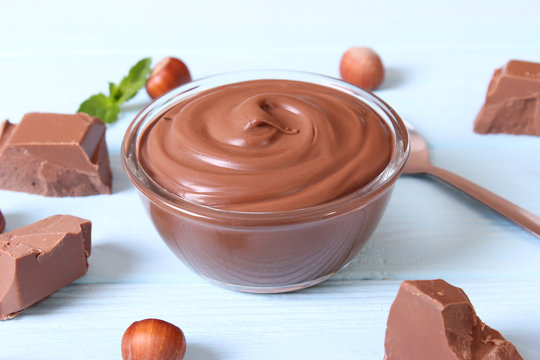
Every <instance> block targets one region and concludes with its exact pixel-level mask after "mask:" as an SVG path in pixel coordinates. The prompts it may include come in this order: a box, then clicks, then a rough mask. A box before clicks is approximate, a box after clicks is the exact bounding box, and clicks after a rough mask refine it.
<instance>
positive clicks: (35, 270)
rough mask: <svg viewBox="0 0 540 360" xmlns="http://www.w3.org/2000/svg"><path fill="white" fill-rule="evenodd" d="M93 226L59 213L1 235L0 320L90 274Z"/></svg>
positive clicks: (86, 221) (14, 314) (88, 222)
mask: <svg viewBox="0 0 540 360" xmlns="http://www.w3.org/2000/svg"><path fill="white" fill-rule="evenodd" d="M91 226H92V225H91V223H90V221H88V220H84V219H81V218H77V217H74V216H69V215H55V216H51V217H48V218H46V219H43V220H41V221H38V222H36V223H34V224H31V225H28V226H25V227H23V228H20V229H17V230H14V231H10V232H7V233H5V234H2V235H0V320H6V319H10V318H12V317H14V316H16V315H18V314H19V313H20V312H21V311H23V310H24V309H26V308H28V307H29V306H31V305H33V304H35V303H37V302H38V301H40V300H42V299H44V298H46V297H47V296H49V295H51V294H52V293H54V292H55V291H57V290H58V289H60V288H62V287H63V286H66V285H67V284H69V283H70V282H72V281H74V280H76V279H78V278H80V277H81V276H83V275H84V274H85V273H86V270H87V269H88V262H87V258H88V257H89V256H90V231H91Z"/></svg>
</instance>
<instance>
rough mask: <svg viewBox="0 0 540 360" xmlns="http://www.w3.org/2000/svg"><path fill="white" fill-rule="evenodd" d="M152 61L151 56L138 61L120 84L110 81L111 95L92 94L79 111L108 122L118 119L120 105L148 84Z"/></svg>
mask: <svg viewBox="0 0 540 360" xmlns="http://www.w3.org/2000/svg"><path fill="white" fill-rule="evenodd" d="M151 62H152V60H151V59H150V58H144V59H142V60H140V61H139V62H137V63H136V64H135V65H133V67H132V68H131V69H130V70H129V73H128V74H127V76H125V77H124V78H123V79H122V81H120V84H118V85H116V84H115V83H113V82H109V96H107V95H105V94H103V93H99V94H97V95H92V96H91V97H89V98H88V99H87V100H85V101H84V102H83V103H82V104H81V106H80V107H79V112H85V113H87V114H88V115H92V116H95V117H98V118H100V119H101V120H102V121H103V122H104V123H107V124H110V123H113V122H115V121H116V120H118V113H119V112H120V105H121V104H122V103H123V102H125V101H128V100H129V99H131V98H132V97H134V96H135V95H136V94H137V92H138V91H139V90H140V89H141V88H142V87H143V86H144V85H145V84H146V80H147V79H148V76H149V75H150V73H151V72H152V69H151V68H150V64H151Z"/></svg>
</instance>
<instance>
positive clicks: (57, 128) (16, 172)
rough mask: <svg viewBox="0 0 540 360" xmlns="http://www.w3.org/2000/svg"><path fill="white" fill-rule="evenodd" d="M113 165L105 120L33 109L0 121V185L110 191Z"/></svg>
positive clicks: (54, 192) (53, 192)
mask: <svg viewBox="0 0 540 360" xmlns="http://www.w3.org/2000/svg"><path fill="white" fill-rule="evenodd" d="M111 179H112V175H111V170H110V167H109V154H108V151H107V145H106V143H105V125H104V124H103V122H101V120H99V119H97V118H94V117H91V116H89V115H86V114H84V113H78V114H75V115H63V114H45V113H29V114H26V115H25V116H24V117H23V118H22V120H21V122H20V123H19V124H11V123H9V122H8V121H7V120H5V121H4V122H3V123H0V189H6V190H13V191H24V192H28V193H33V194H40V195H45V196H84V195H93V194H103V193H105V194H110V192H111Z"/></svg>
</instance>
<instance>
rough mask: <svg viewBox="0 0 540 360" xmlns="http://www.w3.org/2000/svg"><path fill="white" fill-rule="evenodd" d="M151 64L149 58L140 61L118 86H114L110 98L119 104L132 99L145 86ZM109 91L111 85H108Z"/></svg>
mask: <svg viewBox="0 0 540 360" xmlns="http://www.w3.org/2000/svg"><path fill="white" fill-rule="evenodd" d="M151 63H152V59H150V58H145V59H142V60H140V61H139V62H138V63H136V64H135V65H134V66H133V67H132V68H131V69H130V70H129V74H128V75H127V76H126V77H124V78H123V79H122V81H120V84H118V86H114V89H113V90H114V91H113V92H111V97H112V98H113V99H114V100H116V101H117V102H119V103H123V102H125V101H128V100H129V99H131V98H132V97H134V96H135V95H136V94H137V92H138V91H139V90H140V89H141V88H142V87H143V86H144V85H145V84H146V80H147V79H148V76H149V75H150V73H151V72H152V69H151V68H150V64H151ZM110 89H111V85H110V84H109V90H110Z"/></svg>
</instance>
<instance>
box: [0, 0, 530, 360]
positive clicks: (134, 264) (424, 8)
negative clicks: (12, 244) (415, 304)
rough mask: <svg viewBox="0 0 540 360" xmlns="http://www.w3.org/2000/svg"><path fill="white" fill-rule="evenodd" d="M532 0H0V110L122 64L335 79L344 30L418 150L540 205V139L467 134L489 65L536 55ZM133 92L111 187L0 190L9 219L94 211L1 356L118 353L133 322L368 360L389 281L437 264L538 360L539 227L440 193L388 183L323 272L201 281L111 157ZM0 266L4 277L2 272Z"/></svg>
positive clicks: (431, 272) (227, 341) (112, 131)
mask: <svg viewBox="0 0 540 360" xmlns="http://www.w3.org/2000/svg"><path fill="white" fill-rule="evenodd" d="M539 13H540V2H538V1H536V0H529V1H527V0H518V1H514V2H512V3H511V4H510V3H508V2H507V1H492V2H490V3H489V5H488V4H487V3H485V2H475V1H439V2H431V1H421V0H415V1H407V2H402V1H380V2H375V1H373V2H365V1H355V2H353V1H344V0H340V1H332V2H331V3H327V2H323V1H298V2H295V3H292V4H291V3H290V2H289V1H272V2H270V3H269V2H264V3H263V2H261V3H254V2H250V1H232V2H218V1H205V2H193V1H192V2H187V1H176V2H172V1H171V2H167V1H153V2H138V1H131V2H127V1H120V2H114V1H103V0H96V1H92V2H86V3H84V4H83V3H79V2H72V1H67V0H66V1H47V2H41V1H37V0H36V1H6V0H0V26H1V28H2V31H1V35H0V118H10V119H11V120H12V121H18V120H19V119H20V117H21V116H22V115H23V114H24V113H26V112H30V111H44V112H45V111H50V112H74V111H75V110H76V109H77V108H78V105H79V103H80V102H81V101H82V100H84V99H85V98H87V97H88V96H89V95H90V94H93V93H96V92H99V91H105V90H106V89H107V81H117V80H119V79H120V77H121V76H123V74H124V73H125V72H126V71H127V69H128V68H129V67H130V66H131V65H132V64H133V63H135V62H136V61H137V60H138V59H140V58H142V57H145V56H152V57H153V58H154V60H159V59H160V58H161V57H163V56H166V55H174V56H178V57H181V58H183V59H184V60H185V61H186V63H187V64H188V66H189V67H190V69H191V72H192V75H193V77H194V78H199V77H203V76H207V75H210V74H213V73H218V72H222V71H229V70H239V69H246V68H250V69H253V68H287V69H297V70H306V71H313V72H318V73H323V74H328V75H332V76H337V75H338V64H339V59H340V57H341V55H342V53H343V52H344V51H345V50H346V49H347V48H348V47H349V46H352V45H367V46H371V47H373V48H374V49H376V50H377V51H378V52H379V53H380V55H381V57H382V58H383V61H384V63H385V65H386V67H387V70H388V71H387V77H386V80H385V82H384V83H383V85H382V87H381V88H380V89H379V90H377V91H376V93H377V95H379V96H380V97H382V98H383V99H384V100H386V101H387V102H388V103H389V104H390V105H391V106H393V107H394V108H395V109H396V110H397V112H398V113H399V114H400V115H401V116H402V117H403V118H404V119H406V120H408V121H410V122H411V123H413V124H414V125H415V126H416V127H417V129H418V130H419V131H420V132H421V133H422V134H424V135H425V137H426V138H427V141H428V143H429V145H430V149H431V150H432V160H433V162H434V163H435V164H436V165H438V166H440V167H444V168H447V169H449V170H452V171H454V172H456V173H458V174H460V175H462V176H464V177H466V178H468V179H470V180H473V181H475V182H477V183H478V184H481V185H483V186H485V187H486V188H488V189H489V190H491V191H493V192H495V193H497V194H500V195H501V196H504V197H506V198H507V199H509V200H510V201H513V202H515V203H516V204H518V205H520V206H522V207H524V208H526V209H528V210H530V211H532V212H533V213H536V214H540V138H539V137H532V136H511V135H489V136H481V135H477V134H474V133H473V132H472V124H473V121H474V118H475V116H476V114H477V112H478V110H479V109H480V106H481V105H482V103H483V100H484V97H485V92H486V89H487V85H488V82H489V80H490V77H491V74H492V72H493V70H494V69H495V68H496V67H499V66H501V65H503V64H504V63H505V62H506V61H507V60H509V59H512V58H518V59H525V60H531V61H537V62H540V42H539V41H538V36H539V35H540V22H539V21H538V14H539ZM148 102H149V98H148V96H147V95H146V94H145V93H144V92H141V93H140V94H139V95H138V96H137V97H136V98H134V99H133V100H132V101H131V102H130V103H128V104H127V105H126V106H125V107H124V111H123V113H122V117H121V119H120V121H119V122H118V123H117V124H115V125H112V126H110V127H109V128H108V133H107V141H108V145H109V151H110V153H111V162H112V170H113V173H114V189H113V195H111V196H106V195H104V196H93V197H86V198H61V199H54V198H44V197H39V196H35V195H28V194H23V193H14V192H7V191H0V209H1V210H2V212H3V213H4V215H5V217H6V220H7V230H12V229H15V228H17V227H20V226H24V225H27V224H29V223H32V222H34V221H37V220H39V219H42V218H44V217H47V216H49V215H53V214H73V215H76V216H80V217H84V218H88V219H90V220H92V222H93V253H92V256H91V258H90V268H89V271H88V274H87V275H85V276H84V277H83V278H81V279H80V280H78V281H76V282H75V283H74V284H72V285H69V286H67V287H66V288H64V289H62V290H61V291H59V292H57V293H55V294H54V295H53V296H51V297H50V298H48V299H46V300H44V301H42V302H41V303H39V304H38V305H36V306H34V307H32V308H30V309H28V310H27V311H26V312H25V313H23V314H22V315H21V316H19V317H17V318H15V319H13V320H11V321H4V322H0V359H10V360H11V359H17V360H18V359H119V358H120V339H121V337H122V334H123V332H124V330H125V328H127V326H129V324H131V323H132V322H133V321H135V320H139V319H141V318H145V317H158V318H162V319H164V320H167V321H170V322H173V323H175V324H177V325H179V326H181V327H182V329H183V330H184V331H185V333H186V337H187V340H188V350H187V354H186V359H188V360H216V359H234V360H236V359H246V360H248V359H249V360H251V359H367V360H371V359H382V357H383V354H384V348H383V344H384V331H385V326H386V318H387V315H388V309H389V307H390V304H391V303H392V301H393V299H394V297H395V295H396V292H397V289H398V287H399V284H400V282H401V280H404V279H430V278H444V279H446V280H447V281H449V282H451V283H453V284H455V285H457V286H460V287H463V288H464V290H465V291H466V292H467V294H468V295H469V296H470V298H471V300H472V302H473V304H474V305H475V307H476V310H477V312H478V314H479V316H480V317H481V318H482V319H483V320H484V321H485V322H486V323H487V324H488V325H490V326H493V327H494V328H496V329H498V330H499V331H500V332H501V333H502V334H503V335H504V336H506V337H507V338H508V339H509V340H510V341H512V342H513V343H514V344H515V345H516V346H517V348H518V350H519V351H520V352H521V354H522V355H523V357H524V358H525V359H528V360H530V359H540V347H539V346H538V343H539V340H540V265H539V259H540V239H537V238H534V237H533V236H531V235H529V234H528V233H526V232H525V231H523V230H521V229H520V228H518V227H516V226H514V225H512V224H511V223H509V222H508V221H506V220H504V219H502V218H500V217H499V216H498V215H496V214H494V213H493V212H491V211H489V210H488V209H486V208H485V207H483V206H482V205H480V204H478V203H476V202H475V201H473V200H471V199H470V198H468V197H466V196H464V195H462V194H461V193H459V192H458V191H456V190H455V189H453V188H449V187H446V186H444V185H443V184H441V183H439V182H436V181H433V180H431V179H428V178H425V177H417V176H407V177H403V178H401V179H399V181H398V183H397V185H396V188H395V191H394V196H393V198H392V200H391V203H390V206H389V208H388V210H387V212H386V214H385V216H384V218H383V220H382V222H381V224H380V226H379V228H378V229H377V231H376V233H375V234H374V235H373V237H372V239H371V240H370V242H369V244H368V246H367V247H366V248H365V250H364V251H363V252H362V253H361V254H360V255H359V256H358V257H357V258H356V259H355V260H354V261H353V262H352V263H351V264H350V266H348V267H347V268H346V269H344V270H343V271H341V272H340V273H338V274H337V275H336V276H334V277H333V278H332V279H330V280H329V281H327V282H326V283H324V284H322V285H320V286H316V287H314V288H310V289H307V290H305V291H300V292H297V293H292V294H282V295H250V294H240V293H235V292H231V291H228V290H224V289H221V288H218V287H215V286H213V285H210V284H208V283H207V282H205V281H204V280H202V279H200V278H199V277H198V276H197V275H195V274H193V273H192V272H191V271H190V270H189V269H187V268H186V267H185V266H184V265H183V264H181V263H180V262H179V261H178V260H177V259H176V258H175V257H174V256H173V255H172V253H170V252H169V250H168V249H167V248H166V246H165V245H164V243H163V242H162V241H161V240H160V239H159V237H158V235H157V233H156V232H155V230H154V229H153V227H152V225H151V223H150V221H149V220H148V218H147V217H146V214H145V213H144V211H143V209H142V206H140V203H139V199H138V196H137V194H136V192H135V190H134V189H133V188H132V187H131V185H130V183H129V181H128V179H127V177H126V176H125V175H124V173H123V170H122V167H121V164H120V156H119V152H120V150H119V149H120V143H121V140H122V137H123V134H124V131H125V129H126V127H127V126H128V124H129V122H130V121H131V119H132V118H133V117H134V115H135V114H136V113H137V112H138V111H139V110H140V109H141V108H142V107H143V106H144V105H146V104H147V103H148ZM0 276H1V274H0Z"/></svg>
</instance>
